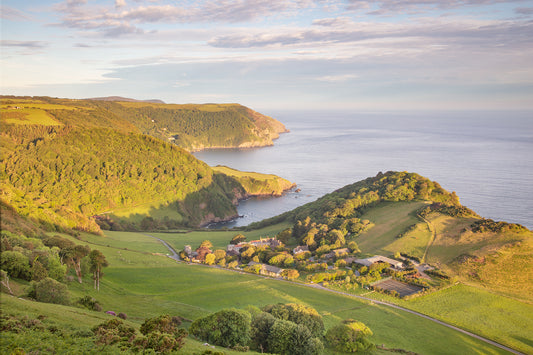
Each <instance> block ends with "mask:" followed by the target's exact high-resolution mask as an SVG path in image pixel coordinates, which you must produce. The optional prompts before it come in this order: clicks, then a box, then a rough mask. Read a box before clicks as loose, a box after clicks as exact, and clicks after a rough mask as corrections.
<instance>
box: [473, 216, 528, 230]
mask: <svg viewBox="0 0 533 355" xmlns="http://www.w3.org/2000/svg"><path fill="white" fill-rule="evenodd" d="M471 228H472V232H474V233H483V232H495V233H503V232H525V231H527V230H528V229H527V228H526V227H524V226H522V225H520V224H517V223H507V222H496V221H494V220H492V219H485V218H483V219H480V220H477V221H475V222H474V223H472V225H471Z"/></svg>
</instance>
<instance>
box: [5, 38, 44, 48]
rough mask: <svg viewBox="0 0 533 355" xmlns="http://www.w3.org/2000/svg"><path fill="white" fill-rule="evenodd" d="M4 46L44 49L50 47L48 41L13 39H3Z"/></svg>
mask: <svg viewBox="0 0 533 355" xmlns="http://www.w3.org/2000/svg"><path fill="white" fill-rule="evenodd" d="M0 44H1V46H2V47H17V48H27V49H42V48H45V47H48V43H47V42H42V41H11V40H6V39H3V40H1V41H0Z"/></svg>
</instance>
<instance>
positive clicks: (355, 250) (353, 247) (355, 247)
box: [348, 240, 361, 254]
mask: <svg viewBox="0 0 533 355" xmlns="http://www.w3.org/2000/svg"><path fill="white" fill-rule="evenodd" d="M348 248H350V250H351V251H352V253H354V254H357V253H360V252H361V249H359V246H358V245H357V243H356V242H354V241H353V240H352V241H351V242H349V243H348Z"/></svg>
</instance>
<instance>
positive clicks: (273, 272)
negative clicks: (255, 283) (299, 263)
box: [248, 261, 283, 277]
mask: <svg viewBox="0 0 533 355" xmlns="http://www.w3.org/2000/svg"><path fill="white" fill-rule="evenodd" d="M253 265H260V266H261V270H260V271H259V273H260V274H261V275H266V276H273V277H281V272H282V271H283V269H282V268H279V267H276V266H272V265H267V264H261V263H257V262H255V261H250V262H249V263H248V266H253Z"/></svg>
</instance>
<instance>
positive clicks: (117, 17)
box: [55, 0, 314, 36]
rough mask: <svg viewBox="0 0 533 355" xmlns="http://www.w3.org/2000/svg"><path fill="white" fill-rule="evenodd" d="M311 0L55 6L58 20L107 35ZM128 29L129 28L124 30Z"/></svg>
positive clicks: (284, 10) (229, 17)
mask: <svg viewBox="0 0 533 355" xmlns="http://www.w3.org/2000/svg"><path fill="white" fill-rule="evenodd" d="M313 3H314V1H313V0H238V1H228V0H207V1H202V2H193V3H192V4H188V3H182V4H180V5H170V4H162V5H152V4H149V5H141V6H133V7H132V6H127V4H126V1H125V0H116V1H115V8H114V9H112V8H109V7H102V6H83V9H82V5H85V4H86V1H85V0H69V1H67V2H65V3H60V4H58V5H56V6H55V9H56V10H57V11H59V12H61V13H63V14H64V17H63V19H62V22H61V23H58V24H55V25H58V26H64V27H69V28H78V29H84V30H87V29H90V30H95V31H98V32H101V33H103V34H104V35H106V36H120V35H123V34H129V33H134V32H135V33H143V30H142V29H141V27H139V26H141V25H143V24H155V23H161V24H177V23H181V24H190V23H242V22H248V21H255V20H262V19H264V18H265V17H269V16H272V15H279V14H286V15H289V14H290V13H291V12H292V11H296V10H299V9H304V8H308V7H311V6H312V5H313ZM125 29H129V30H125Z"/></svg>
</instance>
